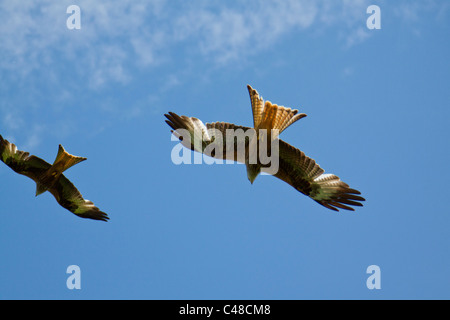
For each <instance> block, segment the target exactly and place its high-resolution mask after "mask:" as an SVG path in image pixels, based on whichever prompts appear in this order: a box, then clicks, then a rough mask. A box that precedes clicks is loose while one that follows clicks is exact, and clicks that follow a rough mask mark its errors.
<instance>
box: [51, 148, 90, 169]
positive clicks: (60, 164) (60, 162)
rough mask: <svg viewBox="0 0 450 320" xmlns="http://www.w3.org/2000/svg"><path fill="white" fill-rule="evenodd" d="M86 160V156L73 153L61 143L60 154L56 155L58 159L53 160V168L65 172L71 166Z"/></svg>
mask: <svg viewBox="0 0 450 320" xmlns="http://www.w3.org/2000/svg"><path fill="white" fill-rule="evenodd" d="M84 160H86V158H83V157H77V156H74V155H71V154H70V153H68V152H67V151H66V150H64V148H63V146H62V145H59V149H58V154H57V155H56V159H55V162H53V165H52V168H53V169H54V170H57V171H59V172H64V171H66V170H67V169H69V168H70V167H72V166H74V165H76V164H77V163H80V162H81V161H84ZM50 170H51V169H50Z"/></svg>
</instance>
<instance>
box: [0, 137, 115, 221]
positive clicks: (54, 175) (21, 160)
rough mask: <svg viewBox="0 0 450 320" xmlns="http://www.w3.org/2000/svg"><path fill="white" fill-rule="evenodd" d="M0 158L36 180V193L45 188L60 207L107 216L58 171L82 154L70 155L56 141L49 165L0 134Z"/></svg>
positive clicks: (97, 217)
mask: <svg viewBox="0 0 450 320" xmlns="http://www.w3.org/2000/svg"><path fill="white" fill-rule="evenodd" d="M0 159H1V160H2V161H3V162H4V163H6V165H7V166H8V167H10V168H11V169H13V170H14V171H15V172H17V173H20V174H23V175H24V176H27V177H28V178H31V179H33V180H34V181H35V182H36V196H38V195H40V194H42V193H44V192H45V191H49V192H50V193H51V194H53V196H54V197H55V198H56V201H58V203H59V204H60V205H61V206H62V207H64V208H66V209H67V210H69V211H70V212H72V213H74V214H76V215H77V216H78V217H81V218H89V219H94V220H102V221H107V220H108V219H109V218H108V215H107V214H106V213H104V212H102V211H100V210H99V209H98V208H97V207H96V206H95V205H94V203H92V202H91V201H89V200H85V199H83V196H82V195H81V193H80V192H79V191H78V190H77V188H75V186H74V185H73V184H72V183H71V182H70V181H69V180H68V179H67V178H66V177H65V176H64V175H63V174H62V173H63V172H64V171H65V170H67V169H69V168H70V167H71V166H73V165H75V164H77V163H79V162H81V161H84V160H86V158H82V157H76V156H73V155H71V154H69V153H67V152H66V150H64V148H63V147H62V146H61V145H59V149H58V154H57V156H56V159H55V162H54V163H53V164H52V165H51V164H49V163H47V162H46V161H44V160H42V159H41V158H38V157H36V156H30V154H29V153H28V152H24V151H20V150H18V149H17V147H16V146H15V145H14V144H12V143H10V142H8V140H4V139H3V137H2V136H1V135H0Z"/></svg>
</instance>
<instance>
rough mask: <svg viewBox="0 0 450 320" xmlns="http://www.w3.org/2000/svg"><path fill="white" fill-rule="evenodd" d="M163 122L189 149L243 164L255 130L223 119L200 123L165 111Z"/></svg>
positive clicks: (194, 119) (191, 118)
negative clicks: (164, 121) (222, 120)
mask: <svg viewBox="0 0 450 320" xmlns="http://www.w3.org/2000/svg"><path fill="white" fill-rule="evenodd" d="M165 116H166V118H167V120H166V123H167V124H168V125H169V126H170V127H171V128H172V129H173V130H172V133H173V134H174V135H175V136H176V137H177V138H178V139H180V141H181V143H182V144H183V145H184V146H185V147H186V148H189V149H191V150H194V151H197V152H200V153H204V154H206V155H208V156H210V157H213V158H216V159H223V160H233V161H237V162H241V163H245V157H248V145H249V141H250V140H251V138H252V137H253V136H254V134H255V130H254V129H253V128H249V127H243V126H237V125H234V124H232V123H226V122H213V123H206V124H204V123H203V122H202V121H200V120H199V119H197V118H194V117H186V116H179V115H177V114H176V113H173V112H169V114H165Z"/></svg>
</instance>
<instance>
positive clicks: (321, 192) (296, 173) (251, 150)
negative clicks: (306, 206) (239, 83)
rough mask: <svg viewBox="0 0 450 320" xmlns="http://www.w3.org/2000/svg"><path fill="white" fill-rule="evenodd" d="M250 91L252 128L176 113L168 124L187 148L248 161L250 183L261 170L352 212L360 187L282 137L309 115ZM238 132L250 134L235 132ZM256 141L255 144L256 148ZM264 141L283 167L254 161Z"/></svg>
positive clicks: (169, 116) (332, 206) (326, 204)
mask: <svg viewBox="0 0 450 320" xmlns="http://www.w3.org/2000/svg"><path fill="white" fill-rule="evenodd" d="M247 89H248V92H249V94H250V102H251V106H252V112H253V125H254V127H253V128H249V127H243V126H237V125H234V124H232V123H225V122H213V123H206V124H203V122H202V121H200V120H199V119H197V118H194V117H187V116H179V115H177V114H176V113H173V112H169V113H168V114H165V117H166V118H167V120H166V123H167V124H168V125H169V126H170V127H171V128H172V129H173V130H172V133H173V134H174V135H175V136H176V137H177V138H178V139H180V140H181V143H182V144H183V145H184V146H185V147H187V148H190V149H191V150H194V151H197V152H201V153H204V154H207V155H209V156H211V157H214V158H217V159H230V160H234V161H237V162H241V163H244V164H245V165H246V168H247V177H248V179H249V180H250V182H251V183H253V181H254V180H255V179H256V177H257V176H258V175H259V173H261V172H266V173H269V174H271V175H274V176H275V177H277V178H279V179H281V180H283V181H285V182H286V183H288V184H290V185H291V186H292V187H294V188H295V189H296V190H298V191H300V192H301V193H303V194H305V195H307V196H309V197H310V198H312V199H313V200H315V201H316V202H317V203H319V204H321V205H322V206H324V207H326V208H328V209H331V210H334V211H339V209H338V208H340V209H345V210H352V211H354V208H353V207H351V206H362V203H361V201H365V199H364V198H363V197H361V196H359V195H360V194H361V193H360V192H359V191H358V190H355V189H352V188H350V187H349V186H348V185H347V184H346V183H344V182H343V181H341V180H340V179H339V177H337V176H336V175H334V174H325V173H324V172H325V171H324V170H323V169H322V168H321V167H320V166H319V165H318V164H317V163H316V162H315V161H314V160H313V159H311V158H309V157H307V156H305V154H304V153H303V152H302V151H300V150H299V149H297V148H295V147H293V146H291V145H289V144H288V143H286V142H284V141H283V140H281V139H279V138H278V136H279V134H280V133H281V132H282V131H283V130H285V129H286V128H287V127H289V126H290V125H291V124H293V123H294V122H296V121H298V120H300V119H301V118H304V117H306V114H304V113H298V110H295V109H291V108H286V107H283V106H278V105H276V104H272V103H271V102H270V101H264V100H263V98H262V97H260V95H259V94H258V92H257V91H256V90H255V89H253V88H252V87H251V86H250V85H248V86H247ZM240 130H241V131H242V132H246V133H248V132H250V134H237V135H236V134H234V132H236V131H240ZM186 132H187V134H186ZM230 137H231V138H230ZM273 142H275V144H273ZM255 145H256V146H257V147H256V148H255V147H253V146H255ZM261 145H262V146H263V147H265V148H267V150H268V152H269V154H270V152H271V151H274V150H271V146H272V145H278V150H277V151H278V154H279V156H278V161H279V165H278V170H277V171H276V172H274V171H273V169H272V168H270V165H269V164H268V163H267V162H263V161H262V160H261V159H260V158H259V157H256V159H257V160H256V161H253V162H252V161H251V159H252V156H254V155H255V153H258V150H259V149H258V148H260V146H261ZM239 150H240V151H239ZM253 158H255V157H253Z"/></svg>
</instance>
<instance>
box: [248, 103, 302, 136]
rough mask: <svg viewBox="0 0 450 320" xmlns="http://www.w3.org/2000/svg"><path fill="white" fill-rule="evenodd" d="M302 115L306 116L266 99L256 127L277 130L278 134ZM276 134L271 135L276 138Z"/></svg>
mask: <svg viewBox="0 0 450 320" xmlns="http://www.w3.org/2000/svg"><path fill="white" fill-rule="evenodd" d="M304 117H306V114H304V113H298V110H296V109H291V108H286V107H283V106H278V105H276V104H272V103H271V102H270V101H266V102H265V104H264V111H263V113H262V117H261V122H260V123H259V124H258V128H256V129H266V130H277V131H278V134H277V136H278V135H279V134H280V133H281V132H283V131H284V130H285V129H286V128H287V127H289V126H290V125H291V124H293V123H294V122H296V121H297V120H300V119H301V118H304ZM277 136H272V138H276V137H277Z"/></svg>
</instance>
